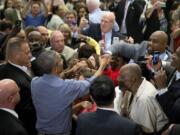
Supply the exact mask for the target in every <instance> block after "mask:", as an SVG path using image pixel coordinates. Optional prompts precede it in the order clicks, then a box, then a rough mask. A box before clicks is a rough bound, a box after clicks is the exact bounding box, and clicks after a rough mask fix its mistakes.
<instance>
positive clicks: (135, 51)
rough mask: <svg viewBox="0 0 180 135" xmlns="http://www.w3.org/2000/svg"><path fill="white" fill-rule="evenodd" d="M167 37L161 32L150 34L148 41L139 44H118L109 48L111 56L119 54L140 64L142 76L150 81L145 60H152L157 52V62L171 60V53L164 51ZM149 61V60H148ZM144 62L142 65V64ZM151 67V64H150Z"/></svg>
mask: <svg viewBox="0 0 180 135" xmlns="http://www.w3.org/2000/svg"><path fill="white" fill-rule="evenodd" d="M167 42H168V36H167V34H166V33H165V32H163V31H155V32H154V33H152V34H151V36H150V38H149V41H143V42H141V43H140V44H129V43H126V42H119V43H117V44H113V45H111V47H110V49H109V50H110V52H111V53H112V54H120V55H122V56H124V57H127V58H130V59H133V60H134V62H136V63H138V64H140V65H141V66H142V68H144V69H143V71H144V72H143V75H144V76H145V77H146V78H147V80H150V79H151V77H150V74H149V73H150V72H149V69H148V68H147V61H146V60H147V59H149V58H150V59H152V55H153V53H154V52H155V51H159V52H160V54H159V60H160V61H163V63H166V62H168V61H169V60H170V58H171V53H170V52H169V51H168V50H167V49H166V47H167ZM150 61H151V60H150ZM143 62H144V64H143ZM142 64H143V65H142ZM151 65H152V63H151Z"/></svg>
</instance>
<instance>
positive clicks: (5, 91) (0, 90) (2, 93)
mask: <svg viewBox="0 0 180 135" xmlns="http://www.w3.org/2000/svg"><path fill="white" fill-rule="evenodd" d="M19 100H20V96H19V88H18V86H17V84H16V82H15V81H13V80H11V79H3V80H1V81H0V107H4V108H9V109H14V107H15V106H16V104H17V103H18V102H19Z"/></svg>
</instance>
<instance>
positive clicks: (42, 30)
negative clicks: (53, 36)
mask: <svg viewBox="0 0 180 135" xmlns="http://www.w3.org/2000/svg"><path fill="white" fill-rule="evenodd" d="M37 30H38V31H39V32H40V33H41V37H42V43H43V46H44V47H48V46H50V43H49V33H48V29H47V28H46V27H44V26H38V27H37Z"/></svg>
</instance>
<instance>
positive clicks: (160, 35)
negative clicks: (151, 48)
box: [152, 31, 168, 45]
mask: <svg viewBox="0 0 180 135" xmlns="http://www.w3.org/2000/svg"><path fill="white" fill-rule="evenodd" d="M152 35H154V36H157V37H158V38H160V39H161V43H162V44H164V45H167V43H168V35H167V34H166V33H165V32H164V31H155V32H154V33H152Z"/></svg>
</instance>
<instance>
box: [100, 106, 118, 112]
mask: <svg viewBox="0 0 180 135" xmlns="http://www.w3.org/2000/svg"><path fill="white" fill-rule="evenodd" d="M97 108H98V109H101V110H106V111H113V112H116V111H115V110H114V109H113V108H107V107H97Z"/></svg>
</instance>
